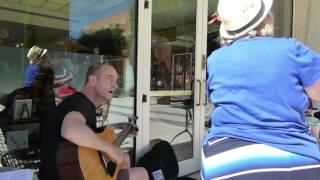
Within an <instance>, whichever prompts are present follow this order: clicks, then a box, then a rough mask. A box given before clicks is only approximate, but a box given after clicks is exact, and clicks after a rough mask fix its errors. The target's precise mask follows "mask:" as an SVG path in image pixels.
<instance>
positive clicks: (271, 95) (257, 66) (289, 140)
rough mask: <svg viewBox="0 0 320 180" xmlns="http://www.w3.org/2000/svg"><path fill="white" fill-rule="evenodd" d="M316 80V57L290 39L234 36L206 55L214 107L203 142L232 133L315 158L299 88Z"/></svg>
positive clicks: (319, 59)
mask: <svg viewBox="0 0 320 180" xmlns="http://www.w3.org/2000/svg"><path fill="white" fill-rule="evenodd" d="M317 80H320V56H319V55H318V54H316V53H314V52H313V51H312V50H310V49H309V48H307V47H306V46H305V45H303V44H302V43H300V42H298V41H296V40H295V39H286V38H273V37H256V38H249V39H240V40H237V41H235V42H233V43H232V44H231V45H226V46H224V47H222V48H220V49H218V50H216V51H214V52H213V53H212V54H211V55H210V57H209V58H208V93H209V96H210V98H211V101H212V102H213V103H214V105H215V107H216V108H215V110H214V112H213V113H212V115H211V118H212V128H211V129H210V131H209V134H208V135H207V136H206V138H205V141H204V143H207V141H208V140H209V139H211V138H216V137H234V138H240V139H243V140H249V141H253V142H257V143H263V144H268V145H271V146H274V147H277V148H279V149H282V150H286V151H289V152H293V153H296V154H300V155H303V156H308V157H312V158H315V159H318V160H320V151H319V146H318V144H317V143H316V140H315V138H313V137H312V136H311V135H310V132H309V128H308V126H307V125H306V123H305V115H304V112H305V111H306V109H307V107H308V104H309V103H308V96H307V95H306V93H305V92H304V89H305V88H307V87H310V86H311V85H313V84H314V83H315V82H316V81H317Z"/></svg>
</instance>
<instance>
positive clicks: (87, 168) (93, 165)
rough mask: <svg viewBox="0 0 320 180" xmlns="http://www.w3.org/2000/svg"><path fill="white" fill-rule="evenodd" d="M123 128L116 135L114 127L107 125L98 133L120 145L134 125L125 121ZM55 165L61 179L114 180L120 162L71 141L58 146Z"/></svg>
mask: <svg viewBox="0 0 320 180" xmlns="http://www.w3.org/2000/svg"><path fill="white" fill-rule="evenodd" d="M125 126H126V127H125V128H123V130H122V131H121V132H120V133H119V134H118V136H116V134H115V132H114V129H113V128H112V127H110V126H107V127H106V128H105V129H104V131H103V132H102V133H100V134H98V135H99V136H100V137H101V138H103V139H104V140H106V141H107V142H109V143H112V144H114V145H115V146H118V147H119V146H120V145H121V143H122V142H123V141H124V140H125V138H126V137H127V136H128V135H129V134H130V133H131V132H132V131H133V130H134V125H133V124H131V123H125ZM57 165H58V170H59V174H60V178H61V180H70V179H77V180H78V179H79V180H115V179H116V178H117V175H118V173H119V171H120V169H121V168H122V164H115V163H113V162H112V161H110V158H109V156H108V155H107V154H105V153H103V152H100V151H97V150H95V149H90V148H86V147H82V146H76V145H74V144H72V143H70V142H69V143H64V144H61V145H60V146H59V148H58V154H57Z"/></svg>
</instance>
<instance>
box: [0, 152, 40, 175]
mask: <svg viewBox="0 0 320 180" xmlns="http://www.w3.org/2000/svg"><path fill="white" fill-rule="evenodd" d="M1 163H2V165H3V166H5V167H14V168H21V169H32V170H33V172H34V173H35V174H37V175H39V167H40V149H35V148H24V149H14V150H9V151H7V152H6V153H4V154H3V155H2V157H1Z"/></svg>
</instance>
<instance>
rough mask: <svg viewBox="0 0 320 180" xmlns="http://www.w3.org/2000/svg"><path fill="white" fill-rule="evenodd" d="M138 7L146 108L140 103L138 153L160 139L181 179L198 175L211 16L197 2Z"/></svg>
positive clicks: (161, 0) (163, 1)
mask: <svg viewBox="0 0 320 180" xmlns="http://www.w3.org/2000/svg"><path fill="white" fill-rule="evenodd" d="M140 5H141V6H143V7H141V6H140V8H141V9H139V12H140V14H139V19H140V21H139V22H140V24H139V27H140V30H139V32H138V44H140V45H141V44H143V46H139V45H138V59H139V60H140V59H141V62H140V63H139V62H138V73H140V74H138V82H137V86H138V91H137V99H138V101H139V99H140V98H141V99H142V103H139V102H137V115H138V116H139V115H140V116H141V117H142V119H143V120H142V121H143V123H141V125H142V126H143V128H142V132H141V134H142V135H141V134H140V135H141V136H140V135H139V136H140V137H137V149H138V151H139V148H140V150H141V149H142V152H145V151H147V150H148V148H149V147H150V146H152V145H153V144H154V143H156V142H157V141H159V140H165V141H168V142H169V143H170V144H171V145H172V147H173V149H174V151H175V154H176V156H177V159H178V161H179V176H182V175H185V174H189V173H192V172H195V171H197V170H199V164H200V149H201V143H200V142H201V140H202V137H201V135H203V131H204V115H203V114H204V101H205V98H204V92H205V91H204V79H203V77H204V76H205V68H204V66H203V62H204V60H205V51H206V50H205V46H206V39H205V38H206V32H205V33H202V31H203V23H202V22H203V21H204V19H203V17H205V19H206V16H207V13H204V12H203V9H202V8H203V6H204V2H202V1H196V0H152V1H144V2H143V3H141V2H140ZM178 9H179V10H178ZM177 10H178V11H177ZM197 12H199V13H197ZM205 21H206V20H205ZM149 28H150V29H149ZM138 29H139V28H138ZM205 30H206V29H205ZM141 36H143V37H141ZM141 47H143V49H142V48H141ZM139 69H140V70H139ZM139 79H140V80H139ZM139 107H140V108H141V109H139ZM140 116H139V117H140ZM200 127H201V128H200ZM138 156H139V152H138Z"/></svg>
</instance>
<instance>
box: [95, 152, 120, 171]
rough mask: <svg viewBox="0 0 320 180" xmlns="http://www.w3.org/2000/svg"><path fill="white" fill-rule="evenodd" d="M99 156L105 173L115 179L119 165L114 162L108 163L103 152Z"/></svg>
mask: <svg viewBox="0 0 320 180" xmlns="http://www.w3.org/2000/svg"><path fill="white" fill-rule="evenodd" d="M98 154H99V159H100V162H101V164H102V167H103V170H104V172H105V173H106V175H110V176H111V177H113V176H114V173H115V171H116V167H117V164H116V163H114V162H112V161H106V160H105V158H104V156H103V155H102V153H101V151H98Z"/></svg>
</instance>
